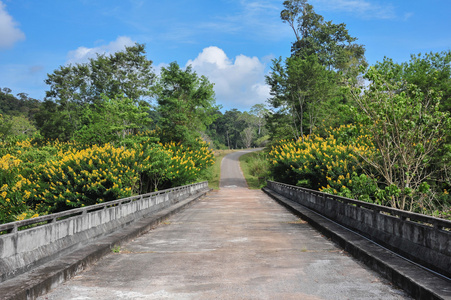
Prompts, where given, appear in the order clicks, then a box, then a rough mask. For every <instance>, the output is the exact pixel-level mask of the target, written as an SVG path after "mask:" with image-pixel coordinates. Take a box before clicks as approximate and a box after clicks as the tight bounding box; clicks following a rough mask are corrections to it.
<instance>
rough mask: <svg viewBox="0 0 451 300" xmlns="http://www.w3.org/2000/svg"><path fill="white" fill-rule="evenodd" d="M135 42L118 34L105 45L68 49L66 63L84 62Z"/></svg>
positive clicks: (119, 49)
mask: <svg viewBox="0 0 451 300" xmlns="http://www.w3.org/2000/svg"><path fill="white" fill-rule="evenodd" d="M134 44H135V42H134V41H132V39H131V38H129V37H127V36H120V37H118V38H117V39H116V40H115V41H112V42H110V43H109V44H107V45H101V46H98V47H94V48H87V47H78V48H77V49H76V50H72V51H69V53H68V55H67V57H68V60H67V64H75V63H85V62H87V61H88V60H89V59H90V58H95V57H96V56H97V54H111V53H115V52H118V51H122V50H124V49H125V47H129V46H133V45H134Z"/></svg>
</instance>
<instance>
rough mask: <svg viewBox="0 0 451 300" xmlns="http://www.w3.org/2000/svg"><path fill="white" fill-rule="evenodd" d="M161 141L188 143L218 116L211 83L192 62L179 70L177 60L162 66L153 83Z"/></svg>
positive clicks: (217, 107)
mask: <svg viewBox="0 0 451 300" xmlns="http://www.w3.org/2000/svg"><path fill="white" fill-rule="evenodd" d="M154 91H155V95H156V97H157V102H158V108H157V110H158V113H159V114H160V116H161V117H160V120H159V127H160V129H161V131H162V132H163V133H164V135H162V141H175V142H185V143H188V144H189V143H190V142H192V141H194V139H195V138H196V137H199V136H200V134H199V133H200V132H201V131H204V130H205V129H206V126H208V125H210V124H211V123H212V122H213V121H214V120H215V118H216V117H217V114H216V111H217V110H218V109H219V106H217V105H216V101H215V98H214V91H213V84H212V83H210V82H209V81H208V79H207V78H206V77H205V76H200V77H199V76H198V75H197V74H196V72H194V71H193V69H192V67H191V66H188V67H187V68H186V69H185V70H182V69H181V68H180V66H179V65H178V64H177V63H176V62H172V63H170V64H169V66H168V67H163V68H162V69H161V78H160V80H159V82H158V83H157V84H156V86H155V89H154Z"/></svg>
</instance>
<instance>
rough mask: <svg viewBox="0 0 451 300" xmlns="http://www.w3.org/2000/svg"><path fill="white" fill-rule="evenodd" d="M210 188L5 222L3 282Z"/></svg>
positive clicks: (0, 228) (0, 261)
mask: <svg viewBox="0 0 451 300" xmlns="http://www.w3.org/2000/svg"><path fill="white" fill-rule="evenodd" d="M206 190H208V182H207V181H205V182H200V183H195V184H191V185H186V186H181V187H176V188H171V189H167V190H162V191H158V192H153V193H148V194H143V195H138V196H132V197H128V198H123V199H118V200H115V201H109V202H105V203H101V204H96V205H91V206H87V207H83V208H76V209H71V210H68V211H63V212H60V213H55V214H50V215H46V216H41V217H37V218H33V219H28V220H22V221H17V222H11V223H6V224H2V225H0V232H3V233H4V234H1V235H0V282H3V281H5V280H7V279H9V278H12V277H15V276H17V275H19V274H22V273H24V272H27V271H28V270H30V269H32V268H34V267H36V266H38V265H42V264H44V263H46V262H48V261H50V260H51V259H54V258H56V257H59V256H61V255H63V254H65V253H68V252H70V251H72V250H74V249H76V248H77V247H79V246H80V245H82V244H84V243H86V242H87V241H88V240H90V239H95V238H98V237H102V236H105V235H108V234H110V233H112V232H114V231H115V230H117V229H119V228H122V227H123V226H125V225H127V224H130V223H131V222H133V221H135V220H137V219H140V218H142V217H144V216H146V215H149V214H152V213H155V212H157V211H160V210H161V209H164V208H166V207H169V206H171V205H173V204H175V203H177V202H179V201H181V200H183V199H186V198H188V197H189V196H191V195H194V194H196V193H199V192H202V191H206ZM33 225H35V226H33ZM27 227H29V228H27Z"/></svg>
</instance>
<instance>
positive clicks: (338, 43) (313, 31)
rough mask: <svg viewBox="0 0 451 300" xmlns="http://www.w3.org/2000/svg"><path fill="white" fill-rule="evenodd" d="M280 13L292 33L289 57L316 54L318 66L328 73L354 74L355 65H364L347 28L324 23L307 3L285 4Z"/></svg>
mask: <svg viewBox="0 0 451 300" xmlns="http://www.w3.org/2000/svg"><path fill="white" fill-rule="evenodd" d="M283 5H284V7H285V9H284V10H282V12H281V13H280V17H281V19H282V21H283V22H285V23H288V24H289V26H290V27H291V28H292V29H293V32H294V34H295V36H296V41H295V42H294V43H293V46H292V56H300V57H302V58H307V57H309V56H311V55H313V54H315V55H316V56H317V58H318V61H319V63H320V64H322V65H324V66H326V67H327V68H328V69H329V70H331V69H335V70H339V71H341V72H344V73H349V74H354V73H355V72H350V69H353V70H358V65H360V64H364V65H365V64H366V61H365V57H364V53H365V49H364V47H363V46H362V45H358V44H355V43H353V42H355V41H356V40H357V38H355V37H352V36H351V35H349V33H348V30H347V29H346V24H344V23H340V24H334V23H332V21H327V22H325V21H324V18H323V17H322V16H321V15H319V14H317V13H315V11H314V10H313V6H312V5H310V4H308V3H307V1H306V0H287V1H285V2H284V3H283Z"/></svg>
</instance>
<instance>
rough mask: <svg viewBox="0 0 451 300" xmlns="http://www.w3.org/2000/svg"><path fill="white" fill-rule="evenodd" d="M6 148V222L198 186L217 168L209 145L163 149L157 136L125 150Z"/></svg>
mask: <svg viewBox="0 0 451 300" xmlns="http://www.w3.org/2000/svg"><path fill="white" fill-rule="evenodd" d="M0 144H1V145H0V146H4V147H3V148H1V149H0V155H1V156H0V171H1V173H0V223H5V222H10V221H16V220H23V219H26V218H32V217H36V216H38V214H37V213H36V212H39V214H41V215H42V214H47V213H53V212H58V211H62V210H67V209H71V208H76V207H83V206H87V205H92V204H96V203H101V202H105V201H111V200H116V199H119V198H123V197H128V196H131V195H133V194H139V193H147V192H151V191H154V190H159V189H163V188H170V187H174V186H178V185H183V184H189V183H193V182H195V181H196V180H198V178H199V177H200V176H202V173H203V172H205V170H206V169H207V168H208V167H210V166H212V165H213V164H214V154H213V152H212V151H211V150H210V149H209V148H208V145H207V144H206V143H205V142H203V141H201V140H198V141H197V142H196V143H194V145H193V146H191V147H190V148H187V147H185V146H184V145H181V144H175V143H168V144H164V145H163V144H160V143H158V142H157V138H156V137H155V136H154V133H152V132H148V133H141V134H139V135H136V136H135V137H132V136H130V137H129V139H128V140H127V143H124V144H123V145H121V146H117V145H116V146H115V145H111V144H105V145H102V146H98V145H94V146H91V145H83V144H80V143H78V142H76V141H71V142H64V143H63V142H60V141H58V140H55V141H40V142H39V143H37V142H32V141H31V140H20V141H19V140H18V141H10V142H8V143H5V142H0Z"/></svg>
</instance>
